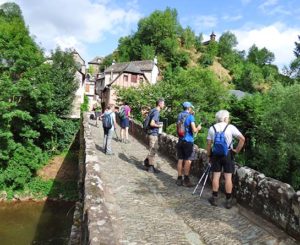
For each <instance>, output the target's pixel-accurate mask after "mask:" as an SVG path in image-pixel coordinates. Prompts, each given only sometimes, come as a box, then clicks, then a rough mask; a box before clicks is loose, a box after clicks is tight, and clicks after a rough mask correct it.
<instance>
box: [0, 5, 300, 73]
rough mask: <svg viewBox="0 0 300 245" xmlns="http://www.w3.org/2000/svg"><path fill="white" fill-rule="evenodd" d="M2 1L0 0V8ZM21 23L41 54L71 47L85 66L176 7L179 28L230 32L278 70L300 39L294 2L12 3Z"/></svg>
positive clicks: (240, 47) (206, 35)
mask: <svg viewBox="0 0 300 245" xmlns="http://www.w3.org/2000/svg"><path fill="white" fill-rule="evenodd" d="M4 2H6V0H0V4H2V3H4ZM13 2H15V3H17V4H18V5H19V6H20V7H21V10H22V12H23V16H24V19H25V22H26V25H27V26H28V27H29V30H30V33H31V35H32V36H34V37H35V40H36V41H37V42H38V43H39V44H40V46H42V47H43V48H44V49H45V51H46V52H49V50H52V49H55V48H56V47H57V46H60V47H61V48H62V49H65V48H75V49H76V50H77V51H78V52H79V54H80V55H81V56H82V57H83V59H84V60H85V61H86V63H88V62H89V61H91V60H92V59H93V58H94V57H95V56H106V55H108V54H110V53H111V52H112V51H113V50H114V49H116V48H117V46H118V40H119V38H120V37H123V36H126V35H130V34H132V33H133V32H135V31H136V29H137V24H138V21H139V20H140V19H141V18H144V17H147V16H149V15H150V14H151V13H152V12H153V11H155V10H162V11H163V10H165V9H166V8H167V7H170V8H175V9H176V10H177V12H178V20H179V22H180V24H181V25H182V26H183V27H187V26H190V27H191V28H192V29H193V30H194V32H195V33H196V34H197V35H198V34H200V33H203V35H204V39H205V40H208V39H209V35H210V34H211V32H212V31H214V33H215V34H216V35H217V39H218V38H219V37H220V36H221V35H222V33H224V32H226V31H230V32H232V33H234V34H235V35H236V37H237V40H238V45H237V49H238V50H245V51H247V50H248V49H249V47H250V46H252V45H253V44H255V45H256V46H258V47H259V48H263V47H266V48H267V49H268V50H270V51H271V52H273V53H274V54H275V62H274V63H275V64H276V65H278V66H279V67H280V68H282V67H283V66H284V65H287V66H288V65H289V64H290V62H291V60H293V59H294V55H293V50H294V48H295V44H294V42H295V41H299V39H298V35H300V4H299V0H51V1H49V0H13Z"/></svg>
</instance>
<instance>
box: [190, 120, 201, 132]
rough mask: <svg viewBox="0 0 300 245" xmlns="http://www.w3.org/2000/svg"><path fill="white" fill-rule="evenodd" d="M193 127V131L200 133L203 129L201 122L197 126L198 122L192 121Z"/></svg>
mask: <svg viewBox="0 0 300 245" xmlns="http://www.w3.org/2000/svg"><path fill="white" fill-rule="evenodd" d="M191 127H192V131H193V133H198V132H199V131H200V130H201V124H199V125H198V127H196V124H195V123H194V122H191Z"/></svg>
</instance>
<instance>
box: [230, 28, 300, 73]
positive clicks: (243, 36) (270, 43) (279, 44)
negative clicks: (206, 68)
mask: <svg viewBox="0 0 300 245" xmlns="http://www.w3.org/2000/svg"><path fill="white" fill-rule="evenodd" d="M232 32H233V33H234V34H235V35H236V37H237V40H238V42H239V44H238V47H237V48H238V49H239V50H246V51H248V49H249V48H250V47H251V46H252V45H253V44H255V45H256V46H257V47H259V48H263V47H266V48H267V49H268V50H269V51H271V52H273V53H274V54H275V62H274V63H275V64H276V65H278V66H279V67H280V68H282V67H283V66H284V65H289V63H290V62H291V60H293V59H294V54H293V50H294V48H295V45H294V42H295V41H297V36H298V35H299V33H300V27H297V28H295V27H287V26H286V25H284V24H282V23H279V22H277V23H274V24H272V25H269V26H264V27H260V28H255V29H248V28H247V29H246V28H245V29H240V30H232Z"/></svg>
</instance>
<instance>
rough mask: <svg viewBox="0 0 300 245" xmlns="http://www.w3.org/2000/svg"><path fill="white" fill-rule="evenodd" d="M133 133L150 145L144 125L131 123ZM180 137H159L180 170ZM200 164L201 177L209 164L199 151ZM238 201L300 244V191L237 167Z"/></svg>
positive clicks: (196, 172) (197, 170)
mask: <svg viewBox="0 0 300 245" xmlns="http://www.w3.org/2000/svg"><path fill="white" fill-rule="evenodd" d="M130 133H131V135H133V136H134V137H135V138H137V139H139V140H140V141H142V142H143V143H144V144H146V143H147V138H146V135H145V133H144V131H143V129H142V125H141V124H139V123H136V122H133V121H131V126H130ZM177 140H178V139H177V137H174V136H172V135H167V134H165V133H162V134H161V135H160V136H159V146H160V152H161V153H163V154H164V155H165V156H167V157H169V158H170V159H172V160H174V161H172V162H173V163H174V166H176V150H175V145H176V143H177ZM196 153H197V160H195V162H194V163H193V165H192V169H191V173H192V174H194V175H195V176H200V175H201V174H202V173H203V170H204V168H205V163H207V155H206V151H205V150H203V149H199V148H198V147H196ZM233 179H234V185H235V197H236V199H237V201H238V203H240V204H241V205H243V206H245V207H247V208H248V209H251V210H253V211H254V212H255V213H257V214H260V215H262V216H263V217H265V218H266V219H268V220H270V221H271V222H272V223H274V224H276V225H277V226H278V227H280V228H281V229H283V230H285V231H286V232H287V233H288V234H290V235H292V236H293V237H295V238H296V239H297V240H300V224H299V222H300V191H297V192H295V190H294V189H293V188H292V187H291V186H290V185H288V184H286V183H282V182H280V181H277V180H275V179H272V178H269V177H266V176H265V175H264V174H262V173H259V172H257V171H255V170H253V169H250V168H248V167H241V166H238V165H236V168H235V174H234V177H233Z"/></svg>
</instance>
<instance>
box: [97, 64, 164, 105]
mask: <svg viewBox="0 0 300 245" xmlns="http://www.w3.org/2000/svg"><path fill="white" fill-rule="evenodd" d="M158 74H159V69H158V67H157V60H156V59H154V60H140V61H130V62H123V63H113V64H112V65H111V66H109V67H108V68H107V69H105V70H104V72H103V73H101V74H99V76H98V78H97V80H96V94H97V95H99V98H100V99H101V105H102V109H103V108H105V106H106V105H108V104H116V99H117V98H116V94H115V90H114V88H113V87H112V85H118V86H121V87H137V86H139V85H140V84H142V83H145V82H146V83H150V84H155V83H156V82H157V79H158Z"/></svg>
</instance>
